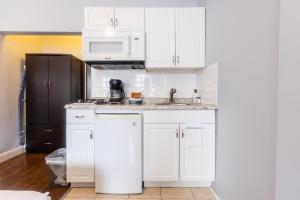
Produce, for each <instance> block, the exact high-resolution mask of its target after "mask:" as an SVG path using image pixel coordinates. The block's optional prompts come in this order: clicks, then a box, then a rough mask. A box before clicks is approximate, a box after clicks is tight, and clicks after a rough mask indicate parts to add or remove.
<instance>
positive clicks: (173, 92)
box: [169, 88, 176, 103]
mask: <svg viewBox="0 0 300 200" xmlns="http://www.w3.org/2000/svg"><path fill="white" fill-rule="evenodd" d="M175 93H176V89H175V88H171V90H170V99H169V103H175V101H174V94H175Z"/></svg>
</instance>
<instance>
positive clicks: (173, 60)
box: [172, 56, 175, 64]
mask: <svg viewBox="0 0 300 200" xmlns="http://www.w3.org/2000/svg"><path fill="white" fill-rule="evenodd" d="M172 63H174V64H175V56H172Z"/></svg>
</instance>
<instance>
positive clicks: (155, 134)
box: [144, 124, 179, 181]
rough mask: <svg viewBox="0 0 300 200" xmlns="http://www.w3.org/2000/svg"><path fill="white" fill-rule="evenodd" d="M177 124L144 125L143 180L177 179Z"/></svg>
mask: <svg viewBox="0 0 300 200" xmlns="http://www.w3.org/2000/svg"><path fill="white" fill-rule="evenodd" d="M178 159H179V126H178V125H177V124H145V125H144V181H177V180H178V170H179V162H178Z"/></svg>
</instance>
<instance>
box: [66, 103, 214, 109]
mask: <svg viewBox="0 0 300 200" xmlns="http://www.w3.org/2000/svg"><path fill="white" fill-rule="evenodd" d="M65 108H66V109H100V110H216V109H217V106H216V105H211V104H201V105H197V104H194V105H193V104H192V105H156V104H150V103H144V104H142V105H130V104H102V105H96V104H93V103H72V104H67V105H66V106H65Z"/></svg>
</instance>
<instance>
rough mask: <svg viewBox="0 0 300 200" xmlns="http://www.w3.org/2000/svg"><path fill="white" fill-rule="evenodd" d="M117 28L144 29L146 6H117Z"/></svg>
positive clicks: (121, 29) (127, 29)
mask: <svg viewBox="0 0 300 200" xmlns="http://www.w3.org/2000/svg"><path fill="white" fill-rule="evenodd" d="M115 29H116V30H119V31H132V30H144V8H115Z"/></svg>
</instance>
